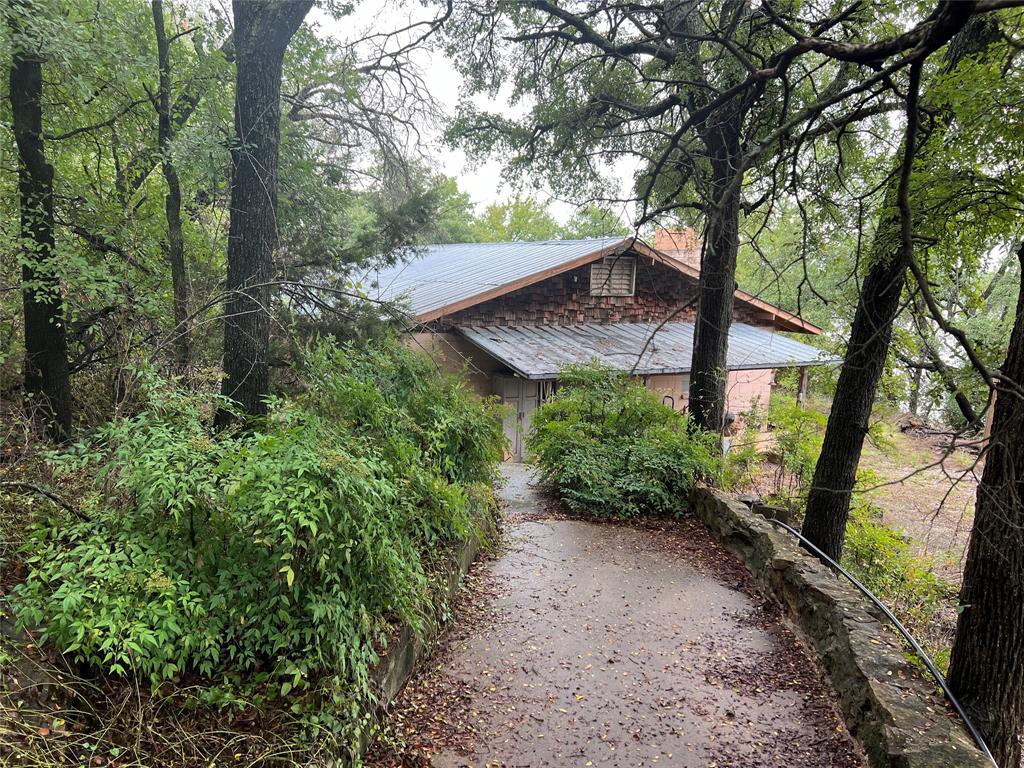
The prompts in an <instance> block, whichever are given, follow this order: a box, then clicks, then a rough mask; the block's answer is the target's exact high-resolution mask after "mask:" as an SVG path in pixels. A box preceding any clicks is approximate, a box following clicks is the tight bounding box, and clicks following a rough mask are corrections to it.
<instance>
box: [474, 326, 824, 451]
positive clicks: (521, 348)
mask: <svg viewBox="0 0 1024 768" xmlns="http://www.w3.org/2000/svg"><path fill="white" fill-rule="evenodd" d="M455 331H456V333H457V334H458V335H459V337H460V338H461V339H464V340H465V341H466V342H468V344H469V345H470V346H472V347H473V348H474V349H476V350H479V351H480V352H482V353H483V354H485V355H486V356H487V358H489V359H490V360H491V361H493V363H495V365H492V366H490V368H491V374H490V392H491V393H492V394H496V395H498V396H499V397H500V398H501V399H502V401H503V402H505V403H507V404H508V405H509V406H510V407H509V409H508V412H507V415H506V419H505V433H506V436H507V437H508V438H509V443H510V445H511V453H512V459H513V460H515V461H521V460H522V459H523V458H524V455H525V450H524V446H523V436H524V435H525V434H526V432H528V431H529V428H530V423H531V420H532V417H533V412H534V410H535V409H536V408H537V406H538V405H539V404H540V403H542V402H543V401H544V400H545V399H546V398H547V397H549V396H550V395H551V393H552V392H554V391H555V389H556V387H557V379H558V373H559V371H560V370H561V369H562V368H563V367H564V366H566V365H571V364H584V363H590V362H595V361H596V362H599V363H602V364H604V365H606V366H608V367H610V368H614V369H617V370H624V371H629V372H630V373H631V374H632V375H635V376H638V377H642V378H643V380H644V382H645V383H646V385H647V386H648V387H649V388H651V389H652V390H654V391H656V392H658V393H660V394H661V395H662V401H663V402H664V403H665V404H666V405H668V406H670V407H672V408H674V409H676V410H680V411H683V410H686V407H687V398H688V391H689V371H690V361H691V358H692V356H693V335H694V324H693V323H692V322H666V323H586V324H579V325H520V326H459V327H456V328H455ZM837 361H838V359H837V358H834V357H831V356H830V355H828V354H827V353H825V352H824V351H823V350H820V349H818V348H816V347H812V346H810V345H808V344H803V343H801V342H799V341H795V340H793V339H791V338H789V337H788V336H783V335H781V334H779V333H777V332H774V331H772V330H770V329H765V328H757V327H755V326H752V325H747V324H743V323H734V324H733V325H732V327H731V328H730V330H729V353H728V367H729V376H728V380H727V387H726V407H727V409H728V410H730V411H732V412H734V413H745V412H749V411H750V410H751V409H752V408H754V407H755V406H756V405H758V404H760V405H761V406H763V407H767V405H768V398H769V396H770V394H771V386H772V383H773V381H774V371H775V370H776V369H778V368H802V369H804V370H805V373H804V375H802V376H801V382H802V387H803V388H806V381H807V377H806V369H807V368H808V367H809V366H812V365H822V364H827V363H832V362H837Z"/></svg>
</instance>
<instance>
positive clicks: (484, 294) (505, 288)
mask: <svg viewBox="0 0 1024 768" xmlns="http://www.w3.org/2000/svg"><path fill="white" fill-rule="evenodd" d="M629 252H632V253H634V254H635V255H637V256H641V257H645V258H648V259H650V260H651V261H652V262H658V263H660V264H663V265H665V266H667V267H670V268H672V269H674V270H676V271H677V272H680V273H682V274H684V275H686V276H687V277H689V278H692V279H693V280H694V281H695V282H698V281H699V280H700V271H699V270H696V269H694V268H693V267H691V266H690V265H689V264H686V263H685V262H682V261H680V260H678V259H675V258H673V257H672V256H670V255H668V254H666V253H662V252H661V251H659V250H656V249H654V248H652V247H651V246H649V245H647V243H644V242H643V241H641V240H637V239H636V238H633V237H627V238H625V239H623V240H620V241H619V242H617V243H612V244H611V245H608V246H605V247H604V248H600V249H598V250H596V251H593V252H592V253H588V254H586V255H584V256H580V257H578V258H576V259H573V260H571V261H567V262H565V263H564V264H559V265H558V266H556V267H549V268H548V269H545V270H542V271H540V272H537V273H535V274H532V275H529V276H528V277H523V278H520V279H518V280H513V281H512V282H509V283H505V284H504V285H499V286H497V287H495V288H489V289H488V290H486V291H481V292H480V293H477V294H474V295H473V296H470V297H468V298H465V299H460V300H459V301H456V302H453V303H451V304H448V305H446V306H443V307H438V308H437V309H431V310H429V311H427V312H423V313H422V314H419V315H417V316H416V320H417V322H420V323H430V322H433V321H435V320H438V319H440V318H442V317H446V316H447V315H453V314H455V313H456V312H461V311H462V310H464V309H469V308H470V307H473V306H476V305H477V304H482V303H483V302H485V301H490V300H491V299H496V298H498V297H499V296H504V295H505V294H508V293H512V292H513V291H517V290H519V289H520V288H526V287H528V286H531V285H535V284H536V283H539V282H542V281H544V280H548V279H550V278H552V277H556V276H557V275H561V274H563V273H565V272H569V271H570V270H573V269H576V268H577V267H582V266H585V265H587V264H591V263H593V262H595V261H598V260H599V259H603V258H604V257H605V256H612V255H615V254H622V253H629ZM736 298H737V299H738V300H739V301H741V302H743V303H744V304H748V305H750V306H752V307H755V308H756V309H759V310H761V311H762V312H765V313H767V314H768V315H769V316H770V317H771V318H773V320H774V324H775V326H776V328H777V329H778V330H781V331H792V332H795V333H810V334H814V335H820V334H821V333H822V329H821V328H819V327H818V326H816V325H814V324H813V323H809V322H807V321H806V320H803V319H802V318H800V317H798V316H797V315H794V314H793V313H791V312H787V311H786V310H784V309H782V308H780V307H776V306H775V305H774V304H769V303H768V302H767V301H763V300H761V299H759V298H757V297H756V296H754V295H753V294H750V293H747V292H746V291H741V290H737V291H736Z"/></svg>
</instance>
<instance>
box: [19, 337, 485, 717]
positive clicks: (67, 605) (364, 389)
mask: <svg viewBox="0 0 1024 768" xmlns="http://www.w3.org/2000/svg"><path fill="white" fill-rule="evenodd" d="M305 363H306V368H305V371H304V373H305V375H306V381H307V383H308V389H307V391H306V392H305V393H304V394H303V395H302V396H300V397H298V398H296V399H295V400H292V401H285V400H277V401H275V402H273V403H272V407H271V410H270V413H269V415H268V416H267V417H266V419H265V420H264V421H263V422H262V423H261V424H258V425H256V426H255V427H254V428H253V430H252V431H250V432H246V433H241V434H225V433H220V434H215V435H212V436H211V435H210V434H209V432H208V429H207V426H206V424H207V422H208V420H209V418H210V416H211V414H212V412H213V410H214V409H215V408H216V407H217V406H218V405H219V404H220V403H218V402H217V401H216V399H215V398H212V397H201V396H198V395H195V394H191V393H187V392H184V391H182V390H180V389H177V388H175V387H174V386H173V385H171V384H169V383H167V382H165V381H161V380H159V379H156V378H154V377H151V378H150V379H149V382H148V392H147V394H148V403H147V405H146V407H145V408H144V409H143V410H142V411H141V412H139V413H138V414H136V415H134V416H131V417H128V418H124V419H121V420H117V421H114V422H112V423H110V424H109V425H107V426H106V427H104V428H103V429H101V430H100V431H99V432H98V433H97V434H96V435H95V437H94V439H92V440H91V441H89V442H88V443H82V444H80V445H77V446H75V447H73V448H72V449H70V450H68V451H65V452H62V453H59V454H57V455H55V456H54V457H53V463H54V464H55V465H56V467H57V468H58V470H60V471H64V472H68V471H82V470H83V469H85V470H88V471H89V472H90V473H91V475H92V478H93V491H92V493H91V494H90V495H88V496H87V498H85V499H83V502H82V509H83V511H84V512H85V513H86V514H87V515H88V516H89V518H90V520H89V521H88V522H81V521H80V522H75V523H73V524H63V523H61V522H60V521H46V522H43V523H41V524H40V525H38V526H37V527H36V528H35V529H34V531H33V533H32V538H31V541H30V544H29V546H28V548H27V549H28V551H27V553H26V555H27V557H26V562H27V564H28V567H29V574H28V577H27V579H26V580H25V582H24V583H23V584H21V585H19V586H18V587H17V589H16V590H15V592H14V594H13V596H12V600H11V602H12V606H13V608H14V610H15V612H16V615H17V616H18V618H19V619H20V621H21V622H22V623H24V624H26V625H29V626H34V627H38V628H39V629H40V630H41V633H42V637H43V639H45V640H46V641H47V642H50V643H52V644H53V645H54V646H56V647H57V648H59V649H60V650H61V651H62V652H64V653H66V654H69V655H70V656H71V657H73V658H75V659H77V660H78V661H80V662H83V663H85V664H88V665H91V666H93V667H98V668H102V669H104V670H106V671H108V672H110V673H113V674H117V675H132V676H140V677H144V678H148V679H149V680H151V681H152V682H153V683H154V684H158V683H160V682H162V681H165V680H168V679H171V678H173V677H175V676H177V675H180V674H184V673H199V674H201V675H203V676H207V677H219V676H221V675H227V674H230V673H253V672H256V671H258V670H262V674H263V676H264V677H265V679H267V680H268V681H269V682H270V683H271V684H273V685H279V686H280V688H279V690H280V693H281V694H282V695H283V694H286V693H288V692H289V691H290V690H292V689H293V688H305V687H310V686H318V687H319V688H318V689H319V690H321V691H328V692H330V693H331V695H332V697H333V698H334V701H335V703H336V704H341V703H344V702H349V703H351V702H357V701H361V700H362V697H363V696H365V694H366V691H367V675H368V671H369V669H370V666H371V665H372V664H373V663H374V662H375V661H376V659H377V656H378V649H380V648H382V647H384V646H385V645H386V644H387V641H388V637H389V634H390V631H391V629H392V628H393V626H394V625H395V623H396V622H402V623H405V624H408V625H411V626H412V627H414V628H419V627H422V624H423V615H424V609H425V608H426V607H427V606H428V605H429V604H430V602H431V599H432V598H431V584H430V577H431V568H430V565H431V562H432V560H433V559H434V558H436V556H437V555H439V554H440V553H443V552H444V551H445V549H444V548H445V545H446V544H448V543H451V542H454V541H456V540H458V539H460V538H461V537H464V536H466V535H467V534H468V533H470V532H471V531H472V530H473V527H474V525H475V521H477V520H479V519H480V517H481V514H482V513H483V512H484V511H486V508H487V506H488V505H489V504H490V503H492V502H490V501H489V499H490V496H489V493H488V491H487V488H489V483H490V481H491V479H492V478H493V476H494V472H495V468H496V462H497V461H498V460H499V459H500V457H501V452H502V449H503V446H504V439H503V437H502V433H501V428H500V422H499V418H498V413H497V411H496V407H495V406H494V405H492V404H490V403H485V402H482V401H480V400H479V399H478V398H476V397H475V396H473V395H471V394H468V393H467V391H466V390H465V389H464V387H462V386H461V385H460V383H459V382H458V380H457V379H455V378H449V377H445V376H442V375H440V374H438V373H437V372H436V369H435V368H434V367H433V366H432V365H431V363H430V362H429V361H427V360H425V359H423V358H421V357H419V356H417V355H416V354H414V353H412V352H410V351H408V350H406V349H404V348H401V347H399V346H398V345H396V344H390V345H387V344H382V345H378V346H375V347H373V348H371V349H370V350H368V351H366V352H362V353H360V352H356V351H354V350H353V349H351V348H332V347H328V346H326V345H321V346H318V347H316V348H314V349H312V350H310V351H309V353H308V355H307V356H306V359H305ZM345 706H350V704H345ZM346 722H347V723H348V724H349V725H354V724H355V722H356V721H355V719H354V718H347V719H346Z"/></svg>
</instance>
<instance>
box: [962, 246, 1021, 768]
mask: <svg viewBox="0 0 1024 768" xmlns="http://www.w3.org/2000/svg"><path fill="white" fill-rule="evenodd" d="M1017 256H1018V258H1019V259H1020V261H1021V263H1022V265H1024V243H1021V246H1020V249H1019V250H1018V252H1017ZM996 381H997V385H996V389H997V391H998V393H999V395H998V397H997V398H996V404H995V413H994V416H993V420H992V435H991V439H990V441H989V444H988V448H987V449H986V451H985V470H984V472H983V473H982V476H981V484H980V485H979V486H978V497H977V503H976V505H975V511H974V527H973V528H972V530H971V542H970V546H969V548H968V551H967V563H966V566H965V567H964V580H963V585H962V587H961V590H960V604H961V606H962V609H961V611H960V615H959V617H958V618H957V625H956V637H955V639H954V641H953V655H952V657H951V658H950V663H949V684H950V686H951V687H952V688H953V690H954V692H955V693H956V695H957V697H958V698H959V699H960V702H961V704H963V705H964V707H965V709H966V710H967V713H968V714H969V715H970V716H971V718H972V719H973V720H974V722H975V723H976V724H977V725H978V726H979V727H980V728H981V730H982V733H983V734H984V735H985V738H986V741H987V742H988V745H989V748H990V749H991V750H992V754H993V756H994V757H995V758H996V761H997V762H998V763H999V765H1000V766H1001V768H1019V766H1020V764H1021V744H1020V734H1021V733H1022V732H1024V664H1022V663H1021V659H1024V269H1022V270H1021V287H1020V293H1019V296H1018V299H1017V311H1016V319H1015V321H1014V325H1013V332H1012V335H1011V337H1010V345H1009V349H1008V351H1007V354H1006V362H1005V363H1004V364H1003V366H1002V369H1001V371H1000V375H999V376H998V377H997V378H996Z"/></svg>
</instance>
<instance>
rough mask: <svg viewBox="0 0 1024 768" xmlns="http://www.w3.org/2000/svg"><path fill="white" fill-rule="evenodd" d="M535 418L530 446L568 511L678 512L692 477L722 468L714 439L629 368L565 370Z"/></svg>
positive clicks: (621, 514) (545, 478)
mask: <svg viewBox="0 0 1024 768" xmlns="http://www.w3.org/2000/svg"><path fill="white" fill-rule="evenodd" d="M559 383H560V389H559V391H558V393H557V394H556V395H555V396H554V397H552V398H551V399H550V400H549V401H548V402H546V403H544V404H543V405H542V406H541V407H540V408H538V409H537V412H536V413H535V414H534V417H533V427H532V429H531V431H530V434H529V435H528V436H527V447H528V448H529V449H530V451H531V452H532V454H533V456H534V460H535V461H536V463H537V466H538V468H539V469H540V476H541V479H542V480H543V481H544V482H547V483H549V484H550V485H551V486H552V487H553V488H554V490H555V492H556V493H557V494H558V496H559V498H560V499H561V500H562V501H564V502H565V503H566V504H567V505H568V506H569V507H570V508H571V509H574V510H577V511H580V512H585V513H587V514H591V515H596V516H600V517H618V518H625V517H633V516H636V515H642V514H653V515H669V514H678V513H680V512H681V511H682V510H683V509H684V508H685V506H686V497H687V495H688V493H689V490H690V487H691V485H692V484H693V482H694V480H695V479H696V478H698V477H700V476H706V475H711V474H713V473H715V472H716V471H717V469H718V461H717V452H716V450H715V446H714V441H713V439H712V438H710V437H708V436H705V435H700V434H698V433H696V432H695V431H693V430H691V429H689V421H688V419H687V417H686V416H684V415H682V414H680V413H678V412H676V411H674V410H672V409H671V408H668V407H667V406H664V405H662V404H661V402H660V401H659V399H658V397H657V395H655V394H654V393H653V392H651V391H650V390H648V389H647V388H646V387H644V386H643V385H642V384H640V383H639V382H636V381H635V380H631V379H630V378H629V377H627V376H626V375H625V374H620V373H616V372H613V371H611V370H608V369H605V368H602V367H598V366H575V367H569V368H566V369H565V370H564V371H562V374H561V376H560V378H559Z"/></svg>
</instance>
